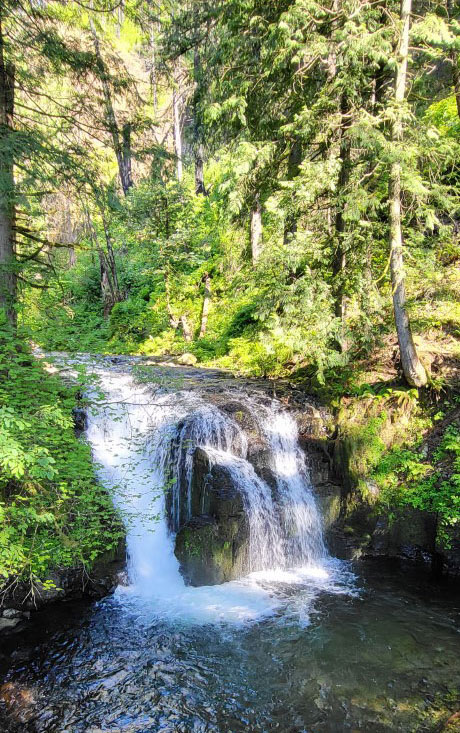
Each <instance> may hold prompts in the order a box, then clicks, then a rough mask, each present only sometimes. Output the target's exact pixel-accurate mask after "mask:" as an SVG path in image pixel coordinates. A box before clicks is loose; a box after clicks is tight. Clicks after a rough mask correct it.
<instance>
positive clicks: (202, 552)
mask: <svg viewBox="0 0 460 733" xmlns="http://www.w3.org/2000/svg"><path fill="white" fill-rule="evenodd" d="M248 545H249V530H248V526H247V521H246V517H245V516H244V515H243V516H242V517H227V518H226V519H225V520H218V519H215V518H213V517H210V516H206V515H201V516H200V517H193V518H192V519H190V520H189V521H188V522H187V524H186V525H185V526H184V527H182V529H181V530H180V531H179V532H178V533H177V537H176V547H175V554H176V557H177V559H178V560H179V563H180V566H181V573H182V575H183V577H184V579H185V580H186V582H187V583H189V584H190V585H194V586H199V585H217V584H219V583H226V582H227V581H229V580H234V579H236V578H239V577H241V576H242V575H244V572H245V569H246V568H247V554H248Z"/></svg>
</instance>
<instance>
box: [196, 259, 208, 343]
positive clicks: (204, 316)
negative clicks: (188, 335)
mask: <svg viewBox="0 0 460 733" xmlns="http://www.w3.org/2000/svg"><path fill="white" fill-rule="evenodd" d="M203 282H204V298H203V308H202V310H201V326H200V333H199V334H198V338H200V339H202V338H204V336H205V335H206V329H207V327H208V316H209V309H210V307H211V276H210V275H209V273H208V272H206V273H205V275H204V276H203Z"/></svg>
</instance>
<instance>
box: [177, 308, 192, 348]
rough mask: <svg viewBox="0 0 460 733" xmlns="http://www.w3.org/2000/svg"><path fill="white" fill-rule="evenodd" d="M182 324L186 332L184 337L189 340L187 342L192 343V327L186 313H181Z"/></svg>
mask: <svg viewBox="0 0 460 733" xmlns="http://www.w3.org/2000/svg"><path fill="white" fill-rule="evenodd" d="M180 325H181V326H182V331H183V333H184V339H185V340H186V341H187V343H190V341H193V333H192V329H191V328H190V324H189V322H188V320H187V316H186V315H185V313H184V314H183V315H181V317H180Z"/></svg>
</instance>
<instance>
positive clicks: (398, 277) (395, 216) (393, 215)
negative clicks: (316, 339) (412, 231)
mask: <svg viewBox="0 0 460 733" xmlns="http://www.w3.org/2000/svg"><path fill="white" fill-rule="evenodd" d="M411 10H412V0H401V37H400V40H399V43H398V49H397V59H396V61H397V66H396V78H395V95H394V99H395V103H396V110H395V117H394V122H393V126H392V139H393V142H395V143H400V142H401V141H402V139H403V122H402V120H403V114H402V109H401V107H402V104H403V102H404V98H405V95H406V76H407V58H408V53H409V26H410V16H411ZM388 201H389V213H390V270H391V286H392V292H393V311H394V318H395V324H396V331H397V334H398V342H399V351H400V355H401V365H402V369H403V372H404V376H405V378H406V380H407V382H408V383H409V384H410V385H412V386H414V387H421V386H423V385H424V384H426V383H427V380H428V378H427V373H426V371H425V368H424V366H423V364H422V363H421V361H420V359H419V357H418V354H417V350H416V348H415V343H414V339H413V336H412V331H411V327H410V322H409V316H408V314H407V306H406V289H405V273H404V258H403V239H402V228H401V164H400V162H399V160H395V162H394V163H392V164H391V169H390V180H389V187H388Z"/></svg>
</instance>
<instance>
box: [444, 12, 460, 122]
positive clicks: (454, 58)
mask: <svg viewBox="0 0 460 733" xmlns="http://www.w3.org/2000/svg"><path fill="white" fill-rule="evenodd" d="M447 17H448V19H449V21H452V20H453V19H454V3H453V0H447ZM450 60H451V62H452V84H453V87H454V94H455V101H456V103H457V114H458V116H459V117H460V69H459V66H458V51H457V50H456V49H452V51H451V52H450Z"/></svg>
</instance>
